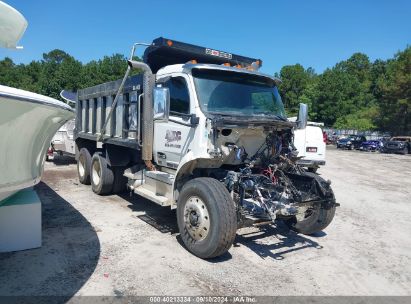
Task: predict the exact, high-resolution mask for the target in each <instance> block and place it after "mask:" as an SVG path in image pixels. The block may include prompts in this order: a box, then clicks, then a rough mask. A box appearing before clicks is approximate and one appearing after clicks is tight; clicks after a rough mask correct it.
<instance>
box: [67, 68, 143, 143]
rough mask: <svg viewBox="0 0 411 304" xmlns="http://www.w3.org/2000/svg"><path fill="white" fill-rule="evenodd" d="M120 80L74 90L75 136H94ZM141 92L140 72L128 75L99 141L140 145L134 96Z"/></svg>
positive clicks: (95, 138) (104, 120)
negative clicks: (75, 93)
mask: <svg viewBox="0 0 411 304" xmlns="http://www.w3.org/2000/svg"><path fill="white" fill-rule="evenodd" d="M121 81H122V80H121V79H119V80H116V81H110V82H106V83H102V84H99V85H96V86H93V87H89V88H85V89H81V90H78V92H77V103H76V110H77V111H76V112H77V117H76V128H75V132H74V135H75V139H77V138H84V139H89V140H95V141H97V140H98V138H99V137H100V135H101V130H102V129H103V126H104V123H105V122H106V119H107V117H108V114H109V112H110V110H111V106H112V104H113V101H114V98H115V96H116V94H117V91H118V89H119V87H120V84H121ZM142 93H143V76H142V75H135V76H131V77H129V78H128V79H127V80H126V82H125V84H124V87H123V90H122V92H121V94H120V96H119V99H118V102H117V106H116V107H115V109H114V111H113V114H112V116H111V119H110V121H109V122H108V123H107V126H106V128H105V131H104V133H103V136H102V141H103V143H111V144H116V145H120V146H126V147H130V148H136V149H139V148H140V145H139V142H138V141H139V138H140V136H139V135H140V132H141V128H140V126H141V123H140V117H139V113H141V111H139V109H138V106H139V102H138V99H139V96H140V95H141V94H142ZM140 106H141V105H140ZM140 116H141V115H140Z"/></svg>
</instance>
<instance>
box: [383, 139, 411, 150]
mask: <svg viewBox="0 0 411 304" xmlns="http://www.w3.org/2000/svg"><path fill="white" fill-rule="evenodd" d="M381 152H382V153H400V154H408V153H411V136H396V137H392V138H391V139H390V140H389V141H386V142H385V143H384V146H383V147H382V149H381Z"/></svg>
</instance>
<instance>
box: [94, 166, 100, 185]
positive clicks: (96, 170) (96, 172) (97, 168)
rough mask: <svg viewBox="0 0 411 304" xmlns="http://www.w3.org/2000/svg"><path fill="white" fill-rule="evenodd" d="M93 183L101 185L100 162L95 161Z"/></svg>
mask: <svg viewBox="0 0 411 304" xmlns="http://www.w3.org/2000/svg"><path fill="white" fill-rule="evenodd" d="M92 176H93V184H94V185H96V186H97V185H99V184H100V178H101V167H100V162H99V161H95V162H94V163H93V174H92Z"/></svg>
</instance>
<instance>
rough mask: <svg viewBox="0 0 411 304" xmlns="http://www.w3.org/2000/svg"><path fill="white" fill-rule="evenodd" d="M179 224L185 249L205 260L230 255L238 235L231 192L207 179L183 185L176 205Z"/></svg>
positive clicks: (196, 179) (218, 183)
mask: <svg viewBox="0 0 411 304" xmlns="http://www.w3.org/2000/svg"><path fill="white" fill-rule="evenodd" d="M177 222H178V228H179V230H180V234H181V238H182V240H183V242H184V245H185V246H186V247H187V249H188V250H189V251H190V252H192V253H193V254H194V255H196V256H198V257H200V258H203V259H208V258H214V257H217V256H220V255H222V254H224V253H225V252H227V251H228V249H230V247H231V245H232V244H233V242H234V239H235V236H236V231H237V214H236V209H235V205H234V202H233V200H232V198H231V196H230V194H229V192H228V191H227V189H226V188H225V187H224V185H223V184H221V183H220V182H219V181H217V180H215V179H213V178H208V177H200V178H195V179H193V180H191V181H189V182H187V184H185V185H184V187H183V189H182V191H181V193H180V196H179V198H178V203H177Z"/></svg>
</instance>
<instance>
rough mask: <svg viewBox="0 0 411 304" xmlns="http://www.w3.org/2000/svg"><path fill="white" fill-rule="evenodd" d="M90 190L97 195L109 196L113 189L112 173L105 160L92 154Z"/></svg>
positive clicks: (98, 154) (96, 154) (97, 154)
mask: <svg viewBox="0 0 411 304" xmlns="http://www.w3.org/2000/svg"><path fill="white" fill-rule="evenodd" d="M90 176H91V188H92V189H93V192H94V193H96V194H99V195H105V194H110V193H111V191H112V189H113V183H114V173H113V170H112V169H111V167H110V166H109V165H108V164H107V160H106V159H105V158H104V157H103V156H102V155H100V153H94V155H93V158H92V160H91V174H90Z"/></svg>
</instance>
